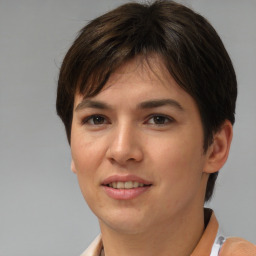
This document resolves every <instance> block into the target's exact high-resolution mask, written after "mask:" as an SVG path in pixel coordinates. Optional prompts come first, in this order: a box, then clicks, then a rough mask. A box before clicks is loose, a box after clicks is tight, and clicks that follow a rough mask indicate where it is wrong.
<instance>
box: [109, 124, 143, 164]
mask: <svg viewBox="0 0 256 256" xmlns="http://www.w3.org/2000/svg"><path fill="white" fill-rule="evenodd" d="M140 141H141V140H140V136H139V133H138V132H137V130H136V128H134V127H132V125H128V124H123V125H119V126H117V127H115V128H113V131H112V134H111V136H110V143H109V147H108V149H107V152H106V156H107V158H108V159H110V161H111V162H114V163H118V164H119V165H121V166H124V165H127V164H128V163H130V162H140V161H141V160H142V159H143V151H142V145H141V143H140Z"/></svg>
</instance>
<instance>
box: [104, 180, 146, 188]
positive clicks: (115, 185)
mask: <svg viewBox="0 0 256 256" xmlns="http://www.w3.org/2000/svg"><path fill="white" fill-rule="evenodd" d="M106 186H107V187H110V188H114V189H133V188H139V187H146V186H147V187H148V186H151V184H144V183H141V182H138V181H125V182H122V181H114V182H111V183H109V184H106Z"/></svg>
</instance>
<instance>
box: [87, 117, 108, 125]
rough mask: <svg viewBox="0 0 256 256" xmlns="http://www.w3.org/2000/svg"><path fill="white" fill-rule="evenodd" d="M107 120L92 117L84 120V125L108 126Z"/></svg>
mask: <svg viewBox="0 0 256 256" xmlns="http://www.w3.org/2000/svg"><path fill="white" fill-rule="evenodd" d="M106 122H107V121H106V118H105V117H103V116H100V115H92V116H89V117H87V118H85V120H83V124H89V125H101V124H106Z"/></svg>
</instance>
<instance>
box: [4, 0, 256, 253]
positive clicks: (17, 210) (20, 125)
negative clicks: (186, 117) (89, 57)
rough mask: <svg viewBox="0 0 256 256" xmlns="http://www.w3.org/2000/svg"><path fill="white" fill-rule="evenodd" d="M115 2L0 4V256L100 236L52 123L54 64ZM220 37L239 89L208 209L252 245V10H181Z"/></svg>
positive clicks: (71, 249) (202, 3) (255, 9)
mask: <svg viewBox="0 0 256 256" xmlns="http://www.w3.org/2000/svg"><path fill="white" fill-rule="evenodd" d="M124 2H126V1H122V0H118V1H117V0H72V1H71V0H69V1H68V0H44V1H41V0H16V1H15V0H0V121H1V125H0V139H1V141H0V160H1V162H0V163H1V165H0V166H1V171H0V172H1V175H0V256H14V255H19V256H32V255H33V256H45V255H49V256H57V255H62V256H65V255H79V254H80V253H81V252H82V251H83V250H84V249H85V248H86V247H87V245H88V244H89V243H90V242H91V240H92V239H93V238H94V237H95V236H96V235H97V233H98V232H99V228H98V223H97V219H96V218H95V217H94V216H93V215H92V213H91V212H90V210H89V209H88V207H87V205H86V203H85V202H84V199H83V197H82V195H81V194H80V190H79V187H78V184H77V180H76V176H75V175H74V174H73V173H72V172H71V171H70V150H69V146H68V143H67V141H66V137H65V132H64V127H63V125H62V123H61V121H60V120H59V119H58V117H57V116H56V112H55V97H56V84H57V77H58V71H59V67H60V63H61V61H62V59H63V57H64V54H65V53H66V51H67V50H68V48H69V46H70V45H71V43H72V42H73V40H74V38H75V36H76V34H77V32H78V30H79V29H81V28H82V27H83V26H84V25H85V24H86V23H87V22H88V21H90V20H91V19H93V18H95V17H96V16H98V15H100V14H103V13H104V12H105V11H107V10H110V9H112V8H113V7H116V6H117V5H119V4H121V3H124ZM180 2H182V3H185V4H186V5H188V6H189V7H192V8H193V9H194V10H195V11H197V12H199V13H201V14H202V15H203V16H205V17H206V18H207V19H208V20H209V21H210V22H211V23H212V25H213V26H214V27H215V28H216V30H217V31H218V33H219V35H220V36H221V38H222V40H223V42H224V44H225V46H226V48H227V50H228V52H229V54H230V56H231V58H232V61H233V64H234V66H235V69H236V72H237V78H238V84H239V96H238V101H237V111H236V112H237V115H236V124H235V127H234V139H233V143H232V148H231V152H230V157H229V159H228V162H227V163H226V165H225V167H224V168H223V169H222V170H221V171H220V175H219V178H218V182H217V185H216V192H215V195H214V198H213V200H212V201H211V203H210V207H212V208H214V210H215V212H216V215H217V217H218V219H219V222H220V225H221V227H222V229H223V230H224V232H225V234H227V235H233V236H241V237H244V238H246V239H248V240H249V241H251V242H253V243H256V222H255V216H256V186H255V181H256V168H255V167H256V132H255V131H256V100H255V98H256V15H255V13H256V1H255V0H245V1H240V0H214V1H212V0H191V1H189V0H187V1H180Z"/></svg>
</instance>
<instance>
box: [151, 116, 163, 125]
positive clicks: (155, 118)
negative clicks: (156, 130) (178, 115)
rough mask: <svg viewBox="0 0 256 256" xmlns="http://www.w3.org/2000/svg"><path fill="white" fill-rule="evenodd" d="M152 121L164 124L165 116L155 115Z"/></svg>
mask: <svg viewBox="0 0 256 256" xmlns="http://www.w3.org/2000/svg"><path fill="white" fill-rule="evenodd" d="M154 122H155V123H157V124H164V123H165V117H163V116H155V117H154Z"/></svg>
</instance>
